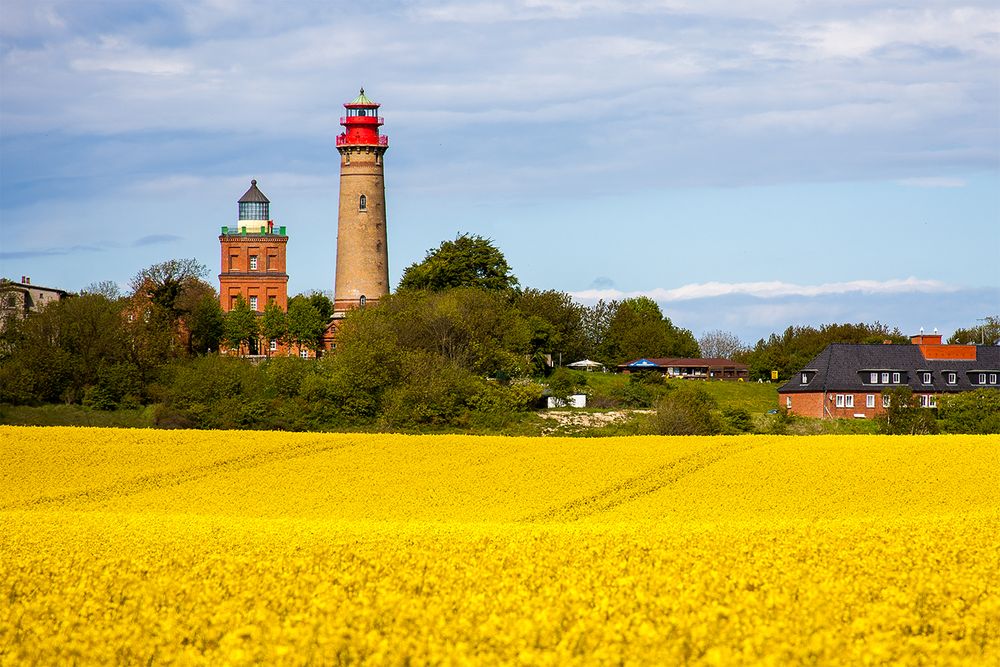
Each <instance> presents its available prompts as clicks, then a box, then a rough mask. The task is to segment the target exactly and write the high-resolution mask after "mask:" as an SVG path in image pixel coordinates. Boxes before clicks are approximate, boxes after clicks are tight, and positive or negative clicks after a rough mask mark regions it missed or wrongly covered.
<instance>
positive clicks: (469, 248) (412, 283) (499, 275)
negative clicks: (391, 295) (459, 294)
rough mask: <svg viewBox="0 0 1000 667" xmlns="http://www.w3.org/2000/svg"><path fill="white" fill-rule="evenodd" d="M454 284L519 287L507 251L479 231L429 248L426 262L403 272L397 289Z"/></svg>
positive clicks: (438, 287) (439, 287)
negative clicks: (507, 257) (506, 256)
mask: <svg viewBox="0 0 1000 667" xmlns="http://www.w3.org/2000/svg"><path fill="white" fill-rule="evenodd" d="M451 287H478V288H481V289H486V290H501V291H502V290H511V289H516V288H517V287H518V281H517V278H515V277H514V275H513V273H512V272H511V269H510V265H508V264H507V260H506V258H505V257H504V256H503V253H502V252H500V250H499V249H497V247H496V246H494V245H493V242H492V241H491V240H490V239H487V238H484V237H482V236H478V235H475V234H459V235H458V236H457V237H455V240H454V241H444V242H443V243H441V245H440V246H439V247H438V248H435V249H433V250H428V251H427V255H426V257H424V259H423V261H422V262H417V263H414V264H411V265H410V266H408V267H407V268H406V270H405V271H404V272H403V278H402V279H401V280H400V281H399V287H398V290H397V291H404V290H414V289H417V290H431V291H440V290H444V289H448V288H451Z"/></svg>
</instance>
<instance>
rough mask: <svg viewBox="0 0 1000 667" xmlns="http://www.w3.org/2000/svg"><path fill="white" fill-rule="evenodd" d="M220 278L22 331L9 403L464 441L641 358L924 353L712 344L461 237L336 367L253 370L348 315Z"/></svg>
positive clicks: (180, 274)
mask: <svg viewBox="0 0 1000 667" xmlns="http://www.w3.org/2000/svg"><path fill="white" fill-rule="evenodd" d="M206 275H207V269H206V268H205V267H204V266H203V265H201V264H199V263H198V262H197V261H195V260H170V261H167V262H163V263H160V264H156V265H154V266H151V267H149V268H147V269H144V270H142V271H140V272H139V273H138V274H136V276H135V277H134V278H133V279H132V281H131V282H130V284H129V292H128V293H127V294H121V293H119V290H118V287H117V286H116V285H115V284H113V283H110V282H103V283H95V284H92V285H90V286H88V287H87V288H86V289H84V290H83V291H82V292H81V293H80V294H79V295H77V296H74V297H72V298H68V299H65V300H62V301H59V302H55V303H52V304H50V305H48V306H47V307H45V308H44V309H42V310H40V311H39V312H33V313H30V314H29V315H28V316H27V317H25V318H24V319H18V318H12V319H8V320H7V321H6V322H4V326H3V330H2V332H0V403H10V404H42V403H75V404H82V405H86V406H90V407H93V408H100V409H115V408H120V407H136V406H140V405H147V404H156V405H158V406H159V407H158V416H157V419H158V423H161V424H162V425H175V426H194V427H217V428H223V427H231V428H233V427H259V428H295V429H303V428H345V427H347V428H350V427H354V426H358V427H361V426H370V425H372V424H381V425H384V426H386V427H405V426H407V425H452V426H461V425H462V424H468V423H471V422H472V421H476V420H486V421H487V422H489V421H490V420H497V419H501V420H502V419H503V417H502V415H504V414H509V413H511V412H517V411H522V410H529V409H531V408H532V407H534V406H535V405H536V404H537V402H538V400H539V399H540V397H541V396H542V392H543V386H542V385H543V383H545V384H547V385H548V386H549V389H548V391H553V392H555V393H556V394H558V393H560V392H563V393H566V392H568V391H571V390H574V385H575V383H576V382H577V381H576V380H573V379H571V378H569V377H568V376H567V375H566V374H565V373H563V372H558V373H556V375H555V376H552V377H548V376H550V374H551V373H552V372H553V370H554V369H557V368H558V366H560V365H561V363H570V362H572V361H577V360H581V359H585V358H589V359H593V360H596V361H599V362H602V363H604V364H606V365H608V366H612V367H613V366H615V365H618V364H622V363H626V362H628V361H631V360H634V359H637V358H641V357H700V356H706V357H725V358H731V359H734V360H736V361H742V362H744V363H747V364H748V366H749V367H750V372H751V377H752V378H754V379H756V378H760V379H764V380H770V378H771V372H772V371H774V370H777V371H778V378H779V380H781V381H783V380H785V379H787V378H788V377H790V376H791V375H792V374H793V373H794V372H795V371H797V370H798V369H799V368H801V367H803V366H804V365H805V364H806V363H808V361H809V360H810V359H811V358H812V357H814V356H815V355H816V354H818V353H819V352H821V351H822V349H823V348H824V347H826V345H828V344H829V343H832V342H854V343H881V342H883V341H885V340H890V341H892V342H900V343H902V342H906V340H907V339H906V338H905V337H904V336H902V334H901V333H900V332H899V331H898V330H897V329H889V328H888V327H886V326H885V325H882V324H881V323H878V322H876V323H875V324H872V325H869V324H863V323H862V324H830V325H824V326H822V327H819V328H814V327H789V328H788V329H786V330H785V331H784V332H783V333H782V334H772V335H771V336H770V337H768V338H767V339H761V340H760V341H758V342H757V344H756V345H754V346H753V347H749V346H746V345H744V344H743V343H742V342H741V341H740V340H739V339H738V338H737V337H736V336H735V335H733V334H731V333H729V332H725V331H721V330H717V331H710V332H708V333H706V334H704V335H703V336H702V337H701V339H700V340H698V339H695V337H694V335H693V334H692V332H691V331H690V330H688V329H685V328H683V327H679V326H677V325H675V324H674V323H673V322H672V321H671V320H670V318H669V317H667V316H666V315H665V314H664V313H663V312H662V310H661V309H660V307H659V306H658V305H657V304H656V302H654V301H653V300H651V299H649V298H646V297H637V298H629V299H622V300H612V301H599V302H597V303H596V304H593V305H591V306H584V305H581V304H579V303H577V302H575V301H574V300H573V299H572V298H571V297H570V295H568V294H566V293H564V292H559V291H556V290H538V289H532V288H522V287H521V286H520V284H519V282H518V280H517V278H516V277H515V276H514V275H513V273H512V271H511V269H510V267H509V265H508V264H507V262H506V260H505V258H504V257H503V254H502V253H501V252H500V251H499V250H498V249H497V248H496V247H495V246H494V245H493V243H492V242H491V241H489V240H488V239H484V238H482V237H479V236H472V235H460V236H459V237H457V238H456V239H455V240H454V241H445V242H444V243H442V244H441V245H440V246H439V247H438V248H435V249H431V250H429V251H428V252H427V255H426V257H425V258H424V260H423V261H421V262H417V263H414V264H413V265H411V266H410V267H408V268H407V269H406V271H405V272H404V274H403V277H402V280H401V281H400V284H399V287H398V289H397V291H396V293H394V294H391V295H388V296H386V297H384V298H382V299H380V300H379V303H378V304H377V305H372V306H368V307H365V308H361V309H357V310H354V311H352V312H350V313H349V314H348V315H347V317H346V318H345V319H344V320H343V321H342V323H341V324H340V326H339V329H338V333H337V338H336V350H335V354H330V355H326V356H325V357H324V358H323V359H320V360H318V361H304V360H301V359H297V358H292V359H289V358H285V357H283V358H280V359H279V358H273V359H271V358H268V359H266V360H264V361H263V362H262V363H259V364H248V363H246V362H245V361H243V360H240V359H234V358H223V357H220V356H219V354H218V351H219V349H220V347H223V346H225V347H227V348H228V349H230V350H234V351H238V352H240V353H242V354H245V353H247V352H249V351H250V350H251V348H252V347H254V346H256V345H257V344H259V348H260V349H262V350H263V353H264V356H265V357H269V356H270V346H269V345H268V342H269V341H271V340H274V341H276V342H280V343H281V344H282V348H283V349H284V350H285V351H286V354H288V355H295V356H297V355H298V353H299V352H301V351H302V350H313V351H316V350H319V349H321V345H322V338H323V334H324V331H325V330H326V328H327V324H328V323H329V321H330V317H331V315H332V313H333V306H332V303H331V302H330V299H329V298H327V297H326V296H325V295H323V294H321V293H318V292H314V293H311V294H299V295H296V296H294V297H292V298H291V299H290V300H289V302H288V309H287V311H282V310H281V309H280V308H278V307H277V306H276V305H274V304H268V306H267V307H266V308H265V310H264V311H263V312H262V313H254V312H253V311H251V309H250V307H249V305H248V304H246V302H244V301H242V300H239V301H238V302H237V303H236V305H235V306H234V307H233V308H232V309H231V310H230V311H229V312H228V313H224V312H223V310H222V308H221V307H220V304H219V297H218V294H217V292H216V291H215V289H214V288H213V287H212V286H211V285H209V284H208V283H207V282H205V280H204V278H205V276H206ZM995 325H996V322H995V321H994V319H993V318H989V319H988V320H987V321H986V325H985V326H984V327H981V328H978V329H977V328H973V329H970V330H967V331H966V330H963V331H961V332H958V333H957V334H956V335H958V334H959V333H960V334H961V335H963V336H968V337H976V336H978V337H980V338H984V337H986V336H988V335H992V329H990V327H993V326H995ZM665 392H666V390H664V389H663V388H662V387H657V386H655V383H653V384H650V383H649V382H646V381H644V380H642V379H641V378H636V381H634V382H629V383H627V384H626V385H625V386H624V387H623V388H622V389H621V390H620V391H619V392H618V393H617V394H616V395H615V396H614V397H612V399H611V401H612V403H611V404H609V405H608V406H607V407H613V406H622V407H637V406H649V405H652V404H654V403H656V402H657V401H661V400H663V399H664V397H665V396H666V394H665ZM682 398H683V400H682ZM671 401H672V402H673V403H676V405H677V406H685V407H684V409H685V410H688V412H690V411H691V410H693V409H694V408H693V407H692V406H695V407H698V406H700V407H699V410H700V409H702V408H704V406H705V404H706V401H705V400H704V397H697V396H695V397H694V398H691V396H689V395H688V394H677V395H675V396H674V397H672V398H670V399H669V400H668V402H671ZM677 409H678V410H679V409H680V408H677ZM675 411H676V410H675ZM699 414H700V413H699ZM692 419H693V418H692ZM698 419H701V417H699V418H698ZM727 419H729V421H730V422H732V423H733V424H735V423H737V422H741V421H745V419H744V415H739V414H737V415H735V416H733V415H730V417H728V418H727ZM689 421H690V420H689ZM694 421H697V420H694ZM676 428H679V427H677V426H676V425H675V426H671V427H666V426H664V427H662V428H661V430H662V431H664V432H671V429H676ZM724 430H725V429H724ZM716 432H717V430H716Z"/></svg>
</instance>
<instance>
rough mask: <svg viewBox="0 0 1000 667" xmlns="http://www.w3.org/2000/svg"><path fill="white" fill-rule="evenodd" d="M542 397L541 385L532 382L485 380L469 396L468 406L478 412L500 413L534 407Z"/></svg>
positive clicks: (522, 410) (521, 410) (523, 410)
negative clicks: (503, 382) (504, 382)
mask: <svg viewBox="0 0 1000 667" xmlns="http://www.w3.org/2000/svg"><path fill="white" fill-rule="evenodd" d="M541 398H542V386H541V385H539V384H536V383H534V382H512V383H510V384H501V383H499V382H492V381H491V382H485V383H483V385H482V386H481V387H480V388H479V391H478V392H477V393H476V394H475V395H473V396H472V397H471V398H469V407H470V408H471V409H472V410H474V411H476V412H480V413H484V414H492V415H500V414H509V413H512V412H525V411H527V410H531V409H532V408H534V407H535V406H536V405H537V404H538V402H539V400H540V399H541Z"/></svg>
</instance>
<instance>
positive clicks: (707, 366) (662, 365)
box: [618, 357, 749, 381]
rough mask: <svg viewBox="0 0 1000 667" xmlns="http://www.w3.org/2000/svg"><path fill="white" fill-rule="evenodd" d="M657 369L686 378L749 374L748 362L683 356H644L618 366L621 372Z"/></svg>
mask: <svg viewBox="0 0 1000 667" xmlns="http://www.w3.org/2000/svg"><path fill="white" fill-rule="evenodd" d="M637 371H656V372H657V373H662V374H663V375H665V376H667V377H670V378H682V379H685V380H743V381H745V380H746V379H747V377H748V375H749V369H748V368H747V365H746V364H738V363H736V362H735V361H730V360H729V359H714V358H713V359H686V358H681V357H667V358H643V359H636V360H635V361H630V362H628V363H627V364H621V365H620V366H618V372H620V373H633V372H637Z"/></svg>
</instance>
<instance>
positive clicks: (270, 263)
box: [219, 234, 288, 312]
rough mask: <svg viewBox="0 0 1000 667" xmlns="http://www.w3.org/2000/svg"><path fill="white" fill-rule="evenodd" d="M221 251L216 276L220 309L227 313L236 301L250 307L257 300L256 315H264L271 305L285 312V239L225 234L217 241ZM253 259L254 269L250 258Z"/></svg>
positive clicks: (257, 235)
mask: <svg viewBox="0 0 1000 667" xmlns="http://www.w3.org/2000/svg"><path fill="white" fill-rule="evenodd" d="M219 244H220V247H221V250H222V257H221V263H220V267H221V272H220V273H219V305H221V306H222V310H224V311H225V312H229V311H230V310H232V308H233V304H234V303H235V302H236V299H237V297H239V296H241V295H242V296H243V298H244V299H245V300H246V301H247V303H250V301H251V297H257V312H264V308H266V307H267V304H268V303H270V302H272V301H273V302H274V303H276V304H277V305H278V307H279V308H281V310H283V311H287V310H288V273H286V270H285V269H286V263H285V261H286V260H285V250H286V248H287V244H288V237H287V236H278V235H275V234H247V235H242V234H240V235H237V234H224V235H222V236H220V237H219ZM253 257H256V258H257V260H256V263H257V266H256V268H252V266H253V262H252V260H251V258H253Z"/></svg>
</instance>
